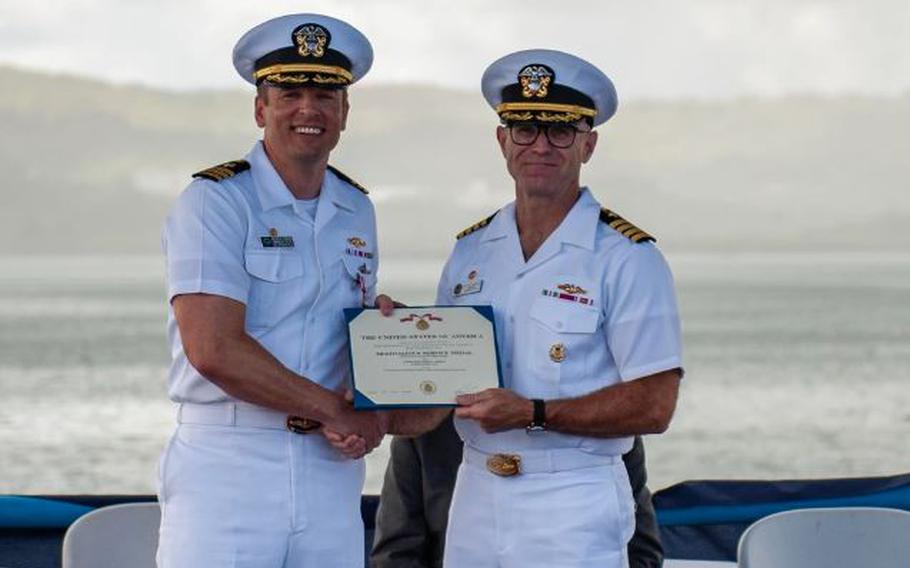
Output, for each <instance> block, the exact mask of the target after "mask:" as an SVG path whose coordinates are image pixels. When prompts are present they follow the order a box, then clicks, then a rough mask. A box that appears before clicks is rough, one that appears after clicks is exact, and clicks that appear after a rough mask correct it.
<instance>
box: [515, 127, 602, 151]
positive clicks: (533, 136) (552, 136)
mask: <svg viewBox="0 0 910 568" xmlns="http://www.w3.org/2000/svg"><path fill="white" fill-rule="evenodd" d="M541 130H543V131H544V133H545V134H546V137H547V141H548V142H549V143H550V145H551V146H553V147H554V148H568V147H570V146H571V145H572V144H574V143H575V135H576V134H577V133H579V132H591V131H590V130H582V129H580V128H578V127H577V126H574V125H571V124H537V123H534V122H526V123H518V124H513V125H511V126H510V127H509V132H510V133H511V134H510V136H511V137H512V142H514V143H516V144H518V145H519V146H530V145H531V144H533V143H534V142H536V141H537V137H538V136H540V131H541Z"/></svg>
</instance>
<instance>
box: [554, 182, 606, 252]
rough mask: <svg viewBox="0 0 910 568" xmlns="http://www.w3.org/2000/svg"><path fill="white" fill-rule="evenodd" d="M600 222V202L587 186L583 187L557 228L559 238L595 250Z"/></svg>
mask: <svg viewBox="0 0 910 568" xmlns="http://www.w3.org/2000/svg"><path fill="white" fill-rule="evenodd" d="M598 223H600V203H598V202H597V200H596V199H594V196H593V195H591V191H590V190H589V189H588V188H587V187H582V188H581V190H580V191H579V195H578V199H577V200H576V201H575V205H573V206H572V209H570V210H569V214H568V215H566V218H565V219H563V220H562V223H560V224H559V227H557V228H556V233H557V236H558V238H559V240H561V241H562V242H564V243H568V244H571V245H575V246H577V247H581V248H584V249H588V250H594V242H595V238H596V237H597V225H598Z"/></svg>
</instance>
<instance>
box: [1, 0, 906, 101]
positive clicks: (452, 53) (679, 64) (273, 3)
mask: <svg viewBox="0 0 910 568" xmlns="http://www.w3.org/2000/svg"><path fill="white" fill-rule="evenodd" d="M307 9H310V10H312V11H316V12H322V13H329V14H332V15H336V16H338V17H340V18H343V19H346V20H348V21H350V22H352V23H353V24H354V25H356V26H357V27H359V28H361V29H362V30H363V31H364V32H365V33H366V34H367V35H368V36H369V37H370V39H371V41H372V42H373V44H374V48H375V51H376V55H377V58H376V62H375V65H374V68H373V71H371V73H370V75H369V76H368V77H367V78H366V81H370V82H376V83H380V82H421V83H431V84H440V85H445V86H449V87H457V88H463V89H469V90H474V89H477V86H478V81H479V77H480V75H481V73H482V72H483V69H484V68H485V67H486V65H487V64H489V63H490V62H491V61H493V60H495V59H496V58H498V57H500V56H501V55H503V54H505V53H507V52H508V51H512V50H516V49H523V48H528V47H535V46H537V47H553V48H557V49H565V50H568V51H573V52H575V53H578V54H579V55H582V56H583V57H585V58H587V59H589V60H591V61H592V62H593V63H595V64H597V65H598V66H600V67H602V68H603V69H605V70H606V71H607V72H608V73H609V74H611V75H612V76H613V77H614V79H615V80H616V82H617V84H618V85H619V87H620V92H621V94H622V96H623V97H625V98H640V97H650V98H676V97H734V96H742V95H755V96H780V95H786V94H793V93H821V94H832V95H837V94H878V95H889V94H898V93H901V92H905V91H907V90H910V50H907V49H906V41H905V39H904V37H905V30H904V29H903V25H902V22H906V21H908V19H910V3H908V2H906V1H905V0H870V1H867V2H862V1H861V0H832V1H828V2H821V1H814V0H793V1H787V2H785V1H783V0H689V1H687V2H673V1H670V0H641V1H639V2H623V1H619V0H612V1H604V2H594V1H579V2H575V3H571V4H569V3H553V2H550V1H543V0H501V1H499V2H495V3H491V2H487V1H483V0H461V1H459V2H451V1H447V2H443V1H439V0H387V1H384V2H370V3H365V2H355V1H353V0H314V1H312V2H309V3H308V4H307ZM299 10H300V5H299V3H297V2H291V1H286V0H263V1H260V2H248V1H246V0H223V1H216V0H179V1H178V0H161V1H152V0H135V1H131V2H119V1H116V0H69V1H66V2H56V3H53V2H51V3H35V2H32V3H18V4H13V3H10V5H8V6H5V7H3V8H0V21H2V22H4V23H3V24H2V26H0V32H2V33H0V38H2V39H0V46H2V47H3V52H2V55H0V61H2V62H5V63H12V64H16V65H20V66H25V67H31V68H39V69H47V70H53V71H67V72H73V73H78V74H86V75H91V76H96V77H101V78H104V79H108V80H112V81H115V82H133V83H143V84H148V85H154V86H159V87H165V88H171V89H200V88H208V87H215V88H239V87H241V86H242V85H243V83H242V82H241V81H239V80H238V78H237V77H236V75H235V73H234V70H233V67H232V65H231V61H230V52H231V49H232V47H233V45H234V42H235V41H236V39H237V38H238V37H239V36H240V35H241V34H242V33H243V32H244V31H245V30H246V29H248V28H249V27H251V26H252V25H255V24H257V23H259V22H261V21H263V20H265V19H267V18H270V17H273V16H276V15H280V14H283V13H289V12H294V11H299Z"/></svg>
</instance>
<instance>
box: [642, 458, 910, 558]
mask: <svg viewBox="0 0 910 568" xmlns="http://www.w3.org/2000/svg"><path fill="white" fill-rule="evenodd" d="M654 506H655V508H656V509H657V520H658V523H659V524H660V531H661V538H662V540H663V542H664V548H665V549H666V551H667V556H668V557H669V558H683V559H703V560H731V561H732V560H736V545H737V542H738V541H739V535H740V534H742V532H743V531H744V530H745V529H746V527H748V526H749V525H750V524H752V523H753V522H755V521H757V520H758V519H760V518H762V517H765V516H767V515H770V514H772V513H777V512H780V511H789V510H792V509H807V508H823V507H890V508H894V509H904V510H906V511H910V474H906V475H896V476H891V477H867V478H859V479H816V480H786V481H686V482H684V483H680V484H678V485H674V486H672V487H668V488H666V489H662V490H661V491H658V492H657V493H656V494H655V495H654Z"/></svg>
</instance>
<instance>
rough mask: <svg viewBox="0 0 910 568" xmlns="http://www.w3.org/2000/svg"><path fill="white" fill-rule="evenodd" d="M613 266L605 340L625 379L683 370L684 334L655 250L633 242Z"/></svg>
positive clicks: (670, 278)
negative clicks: (624, 254) (625, 253)
mask: <svg viewBox="0 0 910 568" xmlns="http://www.w3.org/2000/svg"><path fill="white" fill-rule="evenodd" d="M626 252H627V253H628V254H627V255H626V256H625V257H623V258H620V259H619V260H618V261H617V262H616V264H615V265H614V266H613V267H611V271H610V272H611V273H612V275H613V276H612V278H608V280H607V282H606V286H605V290H604V297H605V298H607V302H608V303H607V311H606V327H607V330H606V331H607V342H608V344H609V347H610V351H611V353H612V354H613V359H614V361H615V362H616V366H617V368H618V369H619V374H620V377H622V379H623V380H624V381H629V380H632V379H638V378H641V377H645V376H648V375H653V374H654V373H659V372H661V371H667V370H670V369H675V368H681V367H682V330H681V327H680V322H679V310H678V308H677V304H676V292H675V290H674V287H673V276H672V275H671V273H670V268H669V267H668V266H667V263H666V261H665V260H664V257H663V255H661V253H660V251H659V250H657V248H656V247H654V246H653V245H651V244H650V243H648V244H641V245H639V244H636V245H633V246H632V247H630V249H628V251H626Z"/></svg>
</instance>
